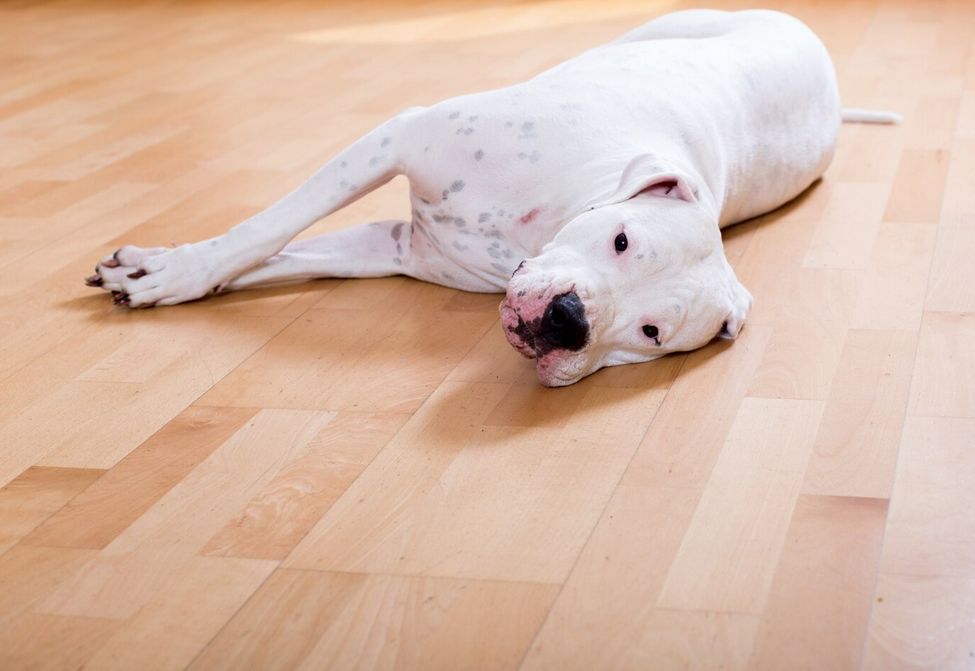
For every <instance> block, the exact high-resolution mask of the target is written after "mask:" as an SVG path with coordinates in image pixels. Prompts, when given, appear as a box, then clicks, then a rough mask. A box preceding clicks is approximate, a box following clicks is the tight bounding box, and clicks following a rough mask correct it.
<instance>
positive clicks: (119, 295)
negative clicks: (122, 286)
mask: <svg viewBox="0 0 975 671" xmlns="http://www.w3.org/2000/svg"><path fill="white" fill-rule="evenodd" d="M112 302H113V303H115V304H116V305H125V304H126V303H128V302H129V295H128V294H127V293H125V292H124V291H113V292H112Z"/></svg>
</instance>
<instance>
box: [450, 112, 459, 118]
mask: <svg viewBox="0 0 975 671" xmlns="http://www.w3.org/2000/svg"><path fill="white" fill-rule="evenodd" d="M458 117H460V112H454V113H453V114H451V115H450V116H449V117H447V118H448V119H456V118H458Z"/></svg>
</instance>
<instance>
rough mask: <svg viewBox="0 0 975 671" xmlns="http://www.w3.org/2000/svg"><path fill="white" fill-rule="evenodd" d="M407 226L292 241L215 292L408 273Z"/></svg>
mask: <svg viewBox="0 0 975 671" xmlns="http://www.w3.org/2000/svg"><path fill="white" fill-rule="evenodd" d="M410 235H411V229H410V224H409V223H408V222H405V221H395V220H391V221H377V222H374V223H371V224H364V225H361V226H355V227H353V228H347V229H342V230H339V231H334V232H332V233H325V234H323V235H319V236H317V237H314V238H310V239H308V240H298V241H297V242H292V243H290V244H289V245H287V246H286V247H285V248H284V249H282V250H281V251H280V252H278V253H277V254H275V255H274V256H271V257H269V258H267V259H265V260H264V261H263V262H262V263H261V264H259V265H257V266H254V267H253V268H251V269H249V270H247V271H246V272H244V273H243V274H242V275H239V276H238V277H236V278H234V279H232V280H230V281H229V282H227V284H226V286H224V287H221V289H220V290H221V291H236V290H238V289H251V288H254V287H267V286H275V285H281V284H293V283H295V282H304V281H306V280H313V279H319V278H323V277H385V276H388V275H398V274H410V271H411V269H412V250H411V249H410Z"/></svg>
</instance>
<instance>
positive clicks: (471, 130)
mask: <svg viewBox="0 0 975 671" xmlns="http://www.w3.org/2000/svg"><path fill="white" fill-rule="evenodd" d="M473 132H474V129H473V128H465V129H464V135H470V134H471V133H473Z"/></svg>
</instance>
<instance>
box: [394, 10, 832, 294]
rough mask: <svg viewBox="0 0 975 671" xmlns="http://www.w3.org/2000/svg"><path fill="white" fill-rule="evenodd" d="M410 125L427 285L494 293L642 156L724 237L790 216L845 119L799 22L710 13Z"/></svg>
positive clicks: (819, 48) (814, 42)
mask: <svg viewBox="0 0 975 671" xmlns="http://www.w3.org/2000/svg"><path fill="white" fill-rule="evenodd" d="M404 116H405V117H406V120H407V123H406V125H405V126H404V127H403V129H404V132H403V133H402V135H401V137H397V138H396V140H397V143H398V144H399V147H398V152H399V154H400V156H401V160H402V161H403V170H404V172H405V174H406V175H407V176H408V178H409V180H410V183H411V196H412V202H413V221H412V226H413V228H414V235H413V236H412V245H413V253H414V256H415V258H418V259H421V260H422V264H424V265H425V266H426V268H425V270H426V274H427V275H428V279H432V280H434V281H438V282H441V283H444V284H448V285H452V286H456V287H458V288H463V289H468V290H476V291H496V290H499V289H503V288H504V287H505V286H506V284H507V281H508V279H509V277H510V276H511V273H512V272H513V271H514V269H515V268H516V267H517V265H518V264H519V263H520V262H521V260H522V259H524V258H526V257H529V256H533V255H536V254H538V253H539V252H540V250H541V249H542V248H543V247H544V246H545V245H546V244H548V243H549V242H550V241H551V240H552V239H553V238H554V237H555V235H556V234H557V233H558V231H559V230H560V229H561V228H562V227H563V226H564V225H565V223H566V222H568V221H569V220H571V219H572V218H573V217H575V216H577V215H578V214H580V213H581V212H584V211H586V210H587V209H589V208H592V207H598V206H599V205H600V204H602V203H604V202H606V201H607V200H608V199H611V198H612V195H613V193H614V191H615V190H616V189H617V187H618V185H619V183H620V178H621V174H622V173H623V171H624V169H625V168H626V166H627V164H628V163H629V162H630V161H631V160H632V159H633V157H634V156H636V155H641V154H648V155H651V156H653V157H656V158H659V159H660V160H661V161H664V162H666V163H667V164H669V165H672V166H675V167H676V168H678V169H680V170H682V171H685V172H690V173H693V174H696V175H698V176H700V178H701V180H702V181H703V182H704V183H705V184H706V185H707V188H708V190H709V191H710V193H707V194H702V196H701V197H702V199H705V200H709V201H711V203H712V204H713V208H714V210H715V219H716V222H717V223H718V224H719V225H721V226H724V225H728V224H731V223H734V222H737V221H741V220H743V219H747V218H749V217H752V216H756V215H758V214H761V213H763V212H766V211H769V210H771V209H774V208H775V207H778V206H779V205H781V204H782V203H784V202H786V201H788V200H790V199H791V198H793V197H795V196H796V195H798V194H799V193H801V192H802V191H803V190H804V189H805V188H806V187H808V186H809V185H810V184H811V183H812V182H813V181H815V179H817V178H818V177H819V176H820V175H821V174H822V173H823V171H824V170H825V169H826V167H827V165H828V164H829V161H830V159H831V157H832V153H833V149H834V147H835V143H836V138H837V134H838V129H839V124H840V107H839V99H838V95H837V91H836V83H835V76H834V73H833V68H832V64H831V63H830V60H829V57H828V54H827V52H826V50H825V48H824V47H823V45H822V44H821V43H820V41H819V40H818V38H816V36H815V35H814V34H813V33H812V32H811V31H810V30H809V29H808V28H806V27H805V26H804V25H803V24H802V23H801V22H799V21H798V20H797V19H794V18H792V17H790V16H787V15H784V14H780V13H777V12H769V11H761V10H758V11H748V12H737V13H734V14H727V13H723V12H722V13H718V12H710V11H708V10H701V11H700V12H681V13H679V14H675V15H669V16H665V17H663V18H662V19H658V20H656V21H652V22H650V23H648V24H646V25H645V26H643V27H641V28H639V29H637V30H635V31H632V32H631V33H629V34H627V35H624V36H623V37H622V38H620V39H619V40H617V41H615V42H612V43H610V44H607V45H604V46H600V47H597V48H594V49H591V50H589V51H587V52H585V53H583V54H581V55H579V56H578V57H576V58H573V59H571V60H569V61H567V62H565V63H563V64H561V65H558V66H556V67H554V68H552V69H550V70H548V71H546V72H544V73H542V74H541V75H539V76H537V77H535V78H534V79H531V80H529V81H527V82H524V83H522V84H517V85H514V86H511V87H507V88H503V89H498V90H494V91H488V92H484V93H477V94H473V95H467V96H462V97H458V98H453V99H449V100H446V101H444V102H442V103H439V104H437V105H434V106H431V107H428V108H419V109H416V110H412V111H410V112H408V113H406V114H405V115H404Z"/></svg>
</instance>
